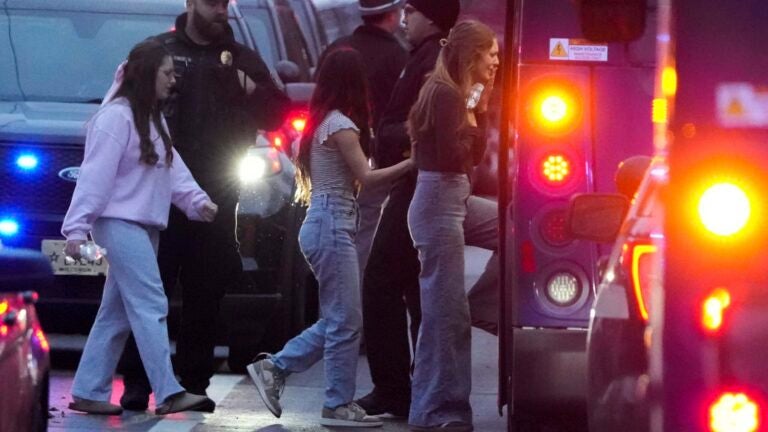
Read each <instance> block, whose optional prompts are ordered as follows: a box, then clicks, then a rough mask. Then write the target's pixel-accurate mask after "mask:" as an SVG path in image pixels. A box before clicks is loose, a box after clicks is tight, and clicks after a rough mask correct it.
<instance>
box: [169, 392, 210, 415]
mask: <svg viewBox="0 0 768 432" xmlns="http://www.w3.org/2000/svg"><path fill="white" fill-rule="evenodd" d="M208 401H210V402H213V401H212V400H210V399H208V397H207V396H201V395H196V394H192V393H189V392H185V391H183V392H179V393H176V394H175V395H173V396H170V397H169V398H168V399H166V400H165V402H163V404H162V405H158V406H157V408H156V409H155V414H157V415H166V414H172V413H177V412H181V411H197V410H199V409H200V408H201V407H203V406H205V404H207V403H209V402H208Z"/></svg>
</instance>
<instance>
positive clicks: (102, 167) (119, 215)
mask: <svg viewBox="0 0 768 432" xmlns="http://www.w3.org/2000/svg"><path fill="white" fill-rule="evenodd" d="M151 123H152V122H150V138H151V139H152V141H153V142H154V143H155V150H156V151H157V154H158V155H159V156H160V160H159V161H158V162H157V164H156V165H152V166H150V165H147V164H145V163H143V162H140V161H139V155H140V154H141V150H140V149H139V136H138V133H137V132H136V127H135V126H134V124H133V113H132V112H131V107H130V105H129V104H128V100H127V99H125V98H118V99H116V100H114V101H112V102H110V103H108V104H107V105H105V106H104V107H102V108H101V110H99V112H98V113H96V115H95V116H94V118H93V119H91V121H90V122H89V125H88V132H87V135H86V140H85V158H84V160H83V164H82V165H81V166H80V176H79V178H78V179H77V186H76V187H75V192H74V194H73V195H72V202H71V203H70V204H69V210H68V211H67V215H66V216H65V217H64V223H63V225H62V227H61V233H62V234H64V237H66V238H67V240H86V238H87V234H88V233H89V232H90V231H91V226H92V224H93V221H95V220H96V219H98V218H100V217H106V218H115V219H124V220H129V221H133V222H137V223H139V224H142V225H147V226H151V227H155V228H158V229H165V228H166V227H167V226H168V212H169V211H170V207H171V203H173V204H174V205H176V206H177V207H178V208H179V209H181V210H182V211H183V212H184V213H186V215H187V217H189V218H190V219H192V220H202V218H201V216H200V214H199V211H200V210H201V209H202V207H203V205H204V204H205V202H206V201H209V200H210V198H208V195H207V194H206V193H205V192H204V191H203V190H202V189H200V186H198V184H197V183H196V182H195V180H194V178H192V174H191V173H190V172H189V169H188V168H187V166H186V165H185V164H184V161H182V160H181V157H180V156H179V154H178V153H177V152H176V150H175V149H173V162H172V163H171V167H170V169H169V167H168V166H167V165H166V164H165V148H164V146H163V140H162V139H161V138H160V135H159V134H158V132H157V130H156V129H155V127H154V125H152V124H151Z"/></svg>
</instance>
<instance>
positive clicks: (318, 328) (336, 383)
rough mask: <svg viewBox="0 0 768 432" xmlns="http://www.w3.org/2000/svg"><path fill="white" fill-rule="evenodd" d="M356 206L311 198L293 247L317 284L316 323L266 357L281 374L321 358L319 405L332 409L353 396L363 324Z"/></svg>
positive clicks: (344, 199) (331, 197)
mask: <svg viewBox="0 0 768 432" xmlns="http://www.w3.org/2000/svg"><path fill="white" fill-rule="evenodd" d="M357 214H358V212H357V204H356V202H355V198H354V197H353V196H352V195H351V194H350V195H347V194H328V193H321V194H313V195H312V197H311V198H310V204H309V209H308V210H307V216H306V218H305V219H304V223H303V224H302V225H301V230H300V231H299V246H300V247H301V251H302V253H303V254H304V256H305V257H306V259H307V262H308V263H309V265H310V267H311V268H312V272H313V273H314V274H315V277H316V278H317V281H318V285H319V290H320V291H319V298H320V319H319V320H318V321H317V322H316V323H315V324H314V325H312V327H310V328H308V329H306V330H304V331H303V332H302V333H301V334H300V335H298V336H296V337H295V338H293V339H291V340H290V341H288V343H287V344H286V345H285V347H283V349H282V351H280V352H278V353H277V354H275V355H273V356H272V361H273V362H274V364H275V366H277V367H278V368H279V369H282V370H283V371H286V372H289V373H293V372H303V371H305V370H307V369H309V368H310V367H311V366H312V365H313V364H315V363H317V362H318V361H319V360H320V359H321V358H322V359H323V360H325V380H326V390H325V402H324V405H325V407H327V408H336V407H338V406H340V405H344V404H347V403H349V402H352V400H353V398H354V396H355V378H356V376H357V358H358V356H359V345H360V333H361V330H362V326H363V314H362V306H361V303H360V277H359V274H358V268H359V267H358V261H357V250H356V249H355V232H356V231H357V224H358V219H357Z"/></svg>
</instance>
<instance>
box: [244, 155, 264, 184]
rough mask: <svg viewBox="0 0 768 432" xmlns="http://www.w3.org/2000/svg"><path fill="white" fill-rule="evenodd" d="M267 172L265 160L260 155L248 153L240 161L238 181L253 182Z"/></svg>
mask: <svg viewBox="0 0 768 432" xmlns="http://www.w3.org/2000/svg"><path fill="white" fill-rule="evenodd" d="M266 173H267V162H266V161H265V160H264V159H263V158H262V157H260V156H256V155H253V154H249V155H247V156H245V157H244V158H243V160H242V161H241V162H240V172H239V174H240V181H241V182H243V183H253V182H255V181H258V180H261V179H262V178H264V175H265V174H266Z"/></svg>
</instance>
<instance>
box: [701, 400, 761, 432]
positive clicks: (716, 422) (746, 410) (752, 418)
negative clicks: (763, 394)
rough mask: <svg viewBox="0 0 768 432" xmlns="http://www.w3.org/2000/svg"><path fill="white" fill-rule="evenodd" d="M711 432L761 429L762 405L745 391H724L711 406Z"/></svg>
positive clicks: (751, 431)
mask: <svg viewBox="0 0 768 432" xmlns="http://www.w3.org/2000/svg"><path fill="white" fill-rule="evenodd" d="M708 411H709V430H710V431H711V432H754V431H757V430H759V429H760V405H759V403H758V402H757V401H755V400H754V399H753V398H751V397H750V396H749V395H747V394H746V393H744V392H724V393H722V394H721V395H720V397H718V398H717V400H715V401H714V402H712V403H711V404H710V406H709V410H708Z"/></svg>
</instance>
